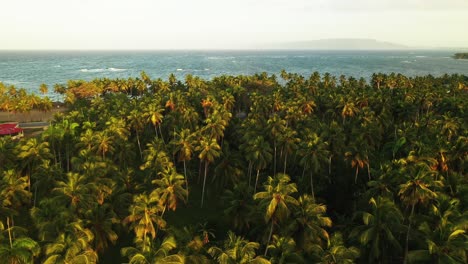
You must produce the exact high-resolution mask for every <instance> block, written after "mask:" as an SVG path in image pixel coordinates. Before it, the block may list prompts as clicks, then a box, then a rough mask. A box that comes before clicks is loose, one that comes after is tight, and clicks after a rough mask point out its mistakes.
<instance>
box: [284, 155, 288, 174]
mask: <svg viewBox="0 0 468 264" xmlns="http://www.w3.org/2000/svg"><path fill="white" fill-rule="evenodd" d="M287 161H288V153H285V154H284V169H283V173H284V174H286V162H287Z"/></svg>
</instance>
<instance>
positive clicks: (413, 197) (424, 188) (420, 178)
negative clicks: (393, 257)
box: [398, 169, 440, 263]
mask: <svg viewBox="0 0 468 264" xmlns="http://www.w3.org/2000/svg"><path fill="white" fill-rule="evenodd" d="M429 176H431V173H428V172H427V171H425V170H424V169H420V170H419V172H418V174H417V175H416V176H415V177H414V178H413V179H410V180H409V181H408V182H406V183H405V184H401V185H400V191H399V192H398V195H399V196H400V199H401V201H402V202H403V203H404V204H406V205H407V206H411V212H410V215H409V217H408V230H407V232H406V246H405V260H404V263H407V261H408V244H409V238H410V232H411V223H412V221H413V219H412V218H413V214H414V208H415V206H416V205H418V204H422V205H423V204H425V203H427V202H428V201H429V200H431V199H433V198H435V197H437V194H436V193H435V192H434V191H432V190H431V189H430V187H431V184H430V183H429V180H428V179H427V178H428V177H429ZM433 184H440V182H437V181H434V182H433Z"/></svg>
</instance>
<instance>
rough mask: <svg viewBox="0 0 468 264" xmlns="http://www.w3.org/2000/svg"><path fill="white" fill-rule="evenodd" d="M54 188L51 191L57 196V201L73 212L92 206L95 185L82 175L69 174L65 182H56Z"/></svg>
mask: <svg viewBox="0 0 468 264" xmlns="http://www.w3.org/2000/svg"><path fill="white" fill-rule="evenodd" d="M56 186H57V187H55V188H54V189H53V191H54V192H56V193H57V194H58V195H59V196H58V199H60V200H61V201H63V203H64V205H65V206H67V207H69V208H71V209H72V210H74V211H75V212H78V211H80V210H82V209H84V210H85V209H88V208H90V207H91V205H92V204H93V200H94V199H93V198H94V197H93V194H94V191H95V185H94V184H93V183H91V182H88V180H87V178H86V177H85V176H84V175H81V174H79V173H73V172H69V173H67V178H66V180H64V181H57V183H56Z"/></svg>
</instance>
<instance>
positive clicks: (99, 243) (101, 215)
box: [84, 204, 120, 253]
mask: <svg viewBox="0 0 468 264" xmlns="http://www.w3.org/2000/svg"><path fill="white" fill-rule="evenodd" d="M119 222H120V221H119V220H118V218H117V215H116V214H115V212H114V210H112V208H111V206H110V205H109V204H103V205H98V204H96V205H95V206H94V208H92V209H91V210H89V211H87V212H86V213H85V216H84V225H85V226H86V227H87V228H88V229H89V230H90V231H91V232H92V233H93V236H94V243H93V244H94V245H93V248H94V249H95V250H96V251H97V252H101V253H102V252H104V250H105V249H107V248H108V247H109V243H111V244H115V243H116V242H117V239H118V235H117V233H116V232H115V231H114V229H115V226H114V225H115V224H117V223H119Z"/></svg>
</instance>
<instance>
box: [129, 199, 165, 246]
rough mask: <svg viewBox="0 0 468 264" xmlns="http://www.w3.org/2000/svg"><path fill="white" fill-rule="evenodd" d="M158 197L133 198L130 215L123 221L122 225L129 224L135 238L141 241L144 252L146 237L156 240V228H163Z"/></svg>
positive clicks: (163, 222)
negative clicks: (149, 236)
mask: <svg viewBox="0 0 468 264" xmlns="http://www.w3.org/2000/svg"><path fill="white" fill-rule="evenodd" d="M158 200H159V197H156V196H155V195H147V194H139V195H136V196H134V198H133V204H132V205H131V206H130V215H128V216H127V217H126V218H125V219H124V220H123V223H124V224H130V226H131V227H132V228H133V231H134V232H135V235H136V238H137V239H140V240H141V241H143V251H145V250H146V244H147V236H148V234H149V235H151V239H153V240H154V239H155V238H156V232H157V228H164V227H165V226H166V222H165V221H164V220H163V219H162V218H161V217H160V215H159V214H160V212H162V210H163V208H162V207H161V206H160V205H159V204H158Z"/></svg>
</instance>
